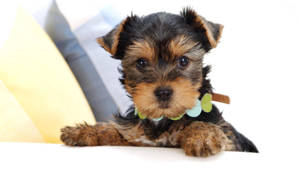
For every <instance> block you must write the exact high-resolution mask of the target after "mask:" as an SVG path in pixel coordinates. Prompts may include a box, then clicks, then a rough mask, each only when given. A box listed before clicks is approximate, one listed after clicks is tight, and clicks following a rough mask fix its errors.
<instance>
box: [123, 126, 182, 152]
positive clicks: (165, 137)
mask: <svg viewBox="0 0 300 169" xmlns="http://www.w3.org/2000/svg"><path fill="white" fill-rule="evenodd" d="M183 128H184V126H183V125H181V124H178V125H172V126H170V128H169V129H168V130H166V131H164V132H162V133H161V134H160V135H159V136H158V137H157V138H153V139H152V138H150V137H149V135H147V134H146V133H145V129H144V126H143V125H142V124H141V123H138V124H137V125H135V126H132V127H128V128H127V127H122V126H119V127H118V131H119V132H120V134H121V135H122V136H123V138H125V139H126V140H127V141H128V142H130V143H132V144H133V145H138V146H165V147H178V146H179V143H180V138H181V135H182V130H183ZM147 130H149V129H147Z"/></svg>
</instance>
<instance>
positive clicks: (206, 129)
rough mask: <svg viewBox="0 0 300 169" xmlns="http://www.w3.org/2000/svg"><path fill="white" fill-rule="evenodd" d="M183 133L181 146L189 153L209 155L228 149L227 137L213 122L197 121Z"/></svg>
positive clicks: (192, 154) (191, 154)
mask: <svg viewBox="0 0 300 169" xmlns="http://www.w3.org/2000/svg"><path fill="white" fill-rule="evenodd" d="M183 133H184V135H183V137H182V140H181V146H182V148H183V149H184V151H185V153H186V154H187V155H190V156H201V157H208V156H211V155H214V154H217V153H219V152H220V151H223V150H225V149H226V142H227V137H226V136H225V134H224V133H223V131H222V130H221V129H220V128H219V127H218V126H217V125H214V124H212V123H204V122H200V121H195V122H193V123H191V124H190V125H189V126H188V127H186V128H185V129H184V131H183Z"/></svg>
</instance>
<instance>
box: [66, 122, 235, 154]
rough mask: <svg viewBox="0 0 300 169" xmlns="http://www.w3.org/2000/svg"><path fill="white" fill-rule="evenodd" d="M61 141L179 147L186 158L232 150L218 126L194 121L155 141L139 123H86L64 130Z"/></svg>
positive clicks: (174, 128) (76, 144)
mask: <svg viewBox="0 0 300 169" xmlns="http://www.w3.org/2000/svg"><path fill="white" fill-rule="evenodd" d="M61 131H62V135H61V140H62V141H63V142H64V143H65V144H66V145H69V146H97V145H134V146H163V147H182V148H183V149H184V151H185V153H186V154H187V155H193V156H202V157H207V156H210V155H214V154H216V153H218V152H220V151H223V150H232V149H233V147H232V146H233V144H232V143H231V142H230V141H229V140H228V138H227V137H226V135H225V134H224V133H223V131H222V130H221V129H220V127H219V126H217V125H214V124H212V123H205V122H200V121H196V122H193V123H191V124H190V125H188V126H186V127H185V125H184V123H181V122H180V121H178V122H176V123H174V124H173V125H172V126H170V128H169V129H168V130H167V131H165V132H163V133H162V134H161V135H160V136H159V137H158V138H155V139H150V138H149V137H148V136H147V135H146V134H145V131H144V127H143V125H142V123H141V122H139V123H137V124H136V125H133V126H120V125H118V124H116V123H112V122H110V123H99V124H97V125H94V126H90V125H87V124H83V125H78V126H76V127H65V128H63V129H62V130H61Z"/></svg>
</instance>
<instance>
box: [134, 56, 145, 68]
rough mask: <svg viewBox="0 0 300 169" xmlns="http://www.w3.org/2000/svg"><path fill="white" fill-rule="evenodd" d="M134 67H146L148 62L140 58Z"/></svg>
mask: <svg viewBox="0 0 300 169" xmlns="http://www.w3.org/2000/svg"><path fill="white" fill-rule="evenodd" d="M136 66H137V67H138V68H144V67H146V66H148V61H147V60H146V59H144V58H140V59H138V60H137V61H136Z"/></svg>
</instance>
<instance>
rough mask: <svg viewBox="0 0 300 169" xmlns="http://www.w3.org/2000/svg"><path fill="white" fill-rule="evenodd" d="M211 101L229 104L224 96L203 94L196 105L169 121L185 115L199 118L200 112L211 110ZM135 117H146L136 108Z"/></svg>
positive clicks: (157, 119) (228, 100) (156, 119)
mask: <svg viewBox="0 0 300 169" xmlns="http://www.w3.org/2000/svg"><path fill="white" fill-rule="evenodd" d="M212 101H217V102H221V103H226V104H230V98H229V97H228V96H226V95H222V94H217V93H213V94H210V93H205V94H204V95H203V96H202V98H201V100H199V99H197V100H196V104H195V106H194V107H193V108H191V109H188V110H186V111H185V112H184V113H183V114H181V115H179V116H178V117H173V118H169V119H170V120H180V119H181V118H182V117H183V116H184V115H185V114H187V115H188V116H189V117H198V116H200V114H201V112H202V111H203V112H205V113H209V112H211V110H212V107H213V105H212ZM134 114H135V115H137V116H138V117H139V118H140V119H142V120H143V119H146V118H147V117H146V116H145V115H143V114H142V113H141V112H139V111H138V109H137V108H135V112H134ZM163 118H164V117H163V116H161V117H159V118H155V119H151V120H152V121H156V122H157V121H160V120H162V119H163Z"/></svg>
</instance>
